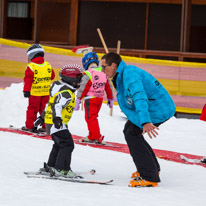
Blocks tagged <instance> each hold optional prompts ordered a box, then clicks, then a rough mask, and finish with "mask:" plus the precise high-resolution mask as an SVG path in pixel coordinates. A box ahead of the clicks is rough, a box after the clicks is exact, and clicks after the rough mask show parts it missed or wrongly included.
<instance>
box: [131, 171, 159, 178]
mask: <svg viewBox="0 0 206 206" xmlns="http://www.w3.org/2000/svg"><path fill="white" fill-rule="evenodd" d="M158 175H160V172H158ZM138 177H140V173H139V172H133V173H132V176H131V178H132V179H133V178H138Z"/></svg>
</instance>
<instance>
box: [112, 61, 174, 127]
mask: <svg viewBox="0 0 206 206" xmlns="http://www.w3.org/2000/svg"><path fill="white" fill-rule="evenodd" d="M117 73H118V75H117V78H116V90H117V100H118V103H119V106H120V108H121V110H122V112H124V114H125V115H126V116H127V118H128V119H129V120H130V121H131V122H132V123H133V124H135V125H137V126H138V127H140V128H142V125H143V124H144V123H147V122H152V123H153V124H155V123H161V122H164V121H166V120H168V119H169V118H171V117H172V116H173V115H174V114H175V110H176V107H175V104H174V102H173V100H172V98H171V97H170V95H169V93H168V92H167V91H166V89H165V88H164V87H163V86H162V84H161V83H160V82H159V81H158V80H157V79H155V78H154V77H153V76H152V75H150V74H149V73H148V72H146V71H144V70H142V69H140V68H138V67H136V66H132V65H126V63H125V62H124V61H121V63H120V65H119V67H118V69H117Z"/></svg>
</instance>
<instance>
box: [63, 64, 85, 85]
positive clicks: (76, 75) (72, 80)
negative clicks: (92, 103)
mask: <svg viewBox="0 0 206 206" xmlns="http://www.w3.org/2000/svg"><path fill="white" fill-rule="evenodd" d="M59 76H60V78H61V80H62V81H63V82H66V83H67V84H70V85H71V86H73V87H74V88H79V85H80V81H81V78H82V68H81V66H80V65H78V64H66V65H64V66H63V67H62V69H61V71H60V72H59Z"/></svg>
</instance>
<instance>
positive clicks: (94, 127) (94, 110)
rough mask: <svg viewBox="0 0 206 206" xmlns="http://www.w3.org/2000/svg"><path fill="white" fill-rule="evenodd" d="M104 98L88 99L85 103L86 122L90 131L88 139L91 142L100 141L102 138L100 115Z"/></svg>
mask: <svg viewBox="0 0 206 206" xmlns="http://www.w3.org/2000/svg"><path fill="white" fill-rule="evenodd" d="M102 102H103V98H91V99H86V100H85V102H84V109H85V120H86V122H87V127H88V130H89V136H88V138H89V139H90V140H95V139H99V138H100V137H101V134H100V128H99V122H98V119H97V117H98V114H99V110H100V109H101V106H102Z"/></svg>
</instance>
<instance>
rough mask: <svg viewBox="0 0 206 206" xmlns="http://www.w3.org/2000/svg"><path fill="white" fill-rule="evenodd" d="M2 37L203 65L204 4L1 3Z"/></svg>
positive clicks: (182, 0)
mask: <svg viewBox="0 0 206 206" xmlns="http://www.w3.org/2000/svg"><path fill="white" fill-rule="evenodd" d="M0 17H1V20H0V37H1V38H7V39H15V40H23V41H31V42H36V43H39V42H40V43H47V44H54V45H58V46H64V47H68V48H69V47H72V46H75V45H84V44H89V45H91V46H94V47H97V48H101V47H102V44H101V41H100V39H99V36H98V33H97V28H100V29H101V31H102V34H103V36H104V39H105V42H106V44H107V47H108V48H116V47H117V41H118V40H121V52H123V54H127V55H134V56H140V57H148V58H160V59H170V60H180V61H182V60H184V61H199V62H206V61H205V59H206V58H205V57H206V55H205V51H206V1H205V0H124V1H123V0H104V1H103V0H21V1H18V0H1V3H0Z"/></svg>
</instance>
